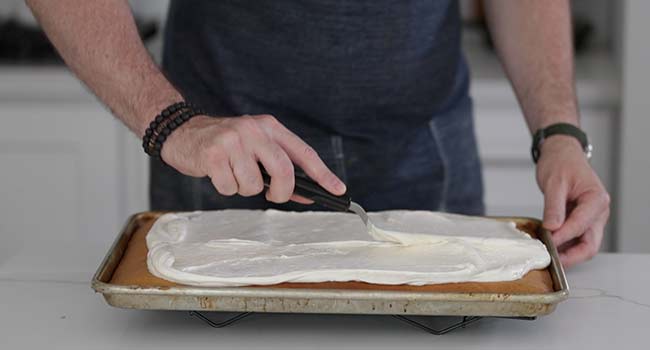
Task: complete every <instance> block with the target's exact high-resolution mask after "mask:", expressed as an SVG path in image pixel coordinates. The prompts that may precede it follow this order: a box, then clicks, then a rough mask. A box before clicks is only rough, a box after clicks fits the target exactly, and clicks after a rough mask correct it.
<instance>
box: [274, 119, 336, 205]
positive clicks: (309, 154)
mask: <svg viewBox="0 0 650 350" xmlns="http://www.w3.org/2000/svg"><path fill="white" fill-rule="evenodd" d="M273 128H274V130H273V134H272V135H273V136H272V138H273V140H274V141H276V142H277V143H278V144H279V145H280V146H281V147H282V148H283V149H284V150H285V151H286V153H287V155H288V156H289V158H291V160H292V161H293V162H295V163H296V164H297V165H298V166H299V167H300V168H302V169H303V170H304V171H305V173H306V174H307V175H308V176H309V177H310V178H312V179H313V180H314V181H316V182H317V183H318V184H319V185H321V186H323V188H325V189H326V190H328V191H329V192H331V193H332V194H335V195H342V194H344V193H345V191H346V187H345V184H344V183H343V181H341V180H340V179H339V178H338V177H337V176H336V175H335V174H334V173H333V172H332V171H331V170H330V169H329V168H328V167H327V165H325V163H324V162H323V160H322V159H320V157H319V156H318V153H316V151H315V150H314V149H313V148H312V147H311V146H309V145H308V144H306V143H305V142H304V141H303V140H302V139H300V137H298V136H297V135H296V134H294V133H292V132H291V131H289V130H288V129H287V128H285V127H284V126H282V125H281V124H279V123H277V125H275V126H273Z"/></svg>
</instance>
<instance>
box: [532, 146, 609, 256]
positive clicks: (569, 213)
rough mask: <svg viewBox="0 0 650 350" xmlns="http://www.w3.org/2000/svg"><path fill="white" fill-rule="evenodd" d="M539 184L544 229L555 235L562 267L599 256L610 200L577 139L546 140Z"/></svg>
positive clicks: (540, 163)
mask: <svg viewBox="0 0 650 350" xmlns="http://www.w3.org/2000/svg"><path fill="white" fill-rule="evenodd" d="M537 183H538V184H539V187H540V189H541V190H542V192H543V193H544V223H543V225H544V227H545V228H546V229H548V230H550V231H551V232H552V233H553V243H554V244H555V245H556V246H557V247H558V251H559V252H560V260H561V262H562V265H564V266H565V267H569V266H572V265H575V264H577V263H580V262H582V261H585V260H588V259H590V258H591V257H593V256H594V255H596V253H598V249H599V248H600V243H601V242H602V240H603V230H604V228H605V224H606V223H607V220H608V218H609V202H610V198H609V194H608V193H607V191H606V190H605V187H604V186H603V184H602V182H601V181H600V179H599V178H598V175H596V173H595V172H594V170H593V169H592V168H591V165H590V164H589V162H588V161H587V158H586V157H585V154H584V152H583V150H582V148H581V146H580V143H579V142H578V141H577V140H576V139H574V138H572V137H570V136H564V135H555V136H552V137H549V138H548V139H546V140H544V143H543V144H542V147H541V158H540V159H539V161H538V164H537Z"/></svg>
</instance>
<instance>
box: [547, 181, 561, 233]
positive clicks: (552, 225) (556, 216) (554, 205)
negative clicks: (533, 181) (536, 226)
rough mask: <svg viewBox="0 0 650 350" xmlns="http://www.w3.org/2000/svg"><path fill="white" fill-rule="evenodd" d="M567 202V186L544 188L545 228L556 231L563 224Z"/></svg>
mask: <svg viewBox="0 0 650 350" xmlns="http://www.w3.org/2000/svg"><path fill="white" fill-rule="evenodd" d="M566 202H567V191H566V186H561V185H560V186H550V188H546V189H544V223H543V226H544V228H546V229H548V230H551V231H555V230H557V229H559V228H560V227H561V226H562V224H563V223H564V219H565V216H566Z"/></svg>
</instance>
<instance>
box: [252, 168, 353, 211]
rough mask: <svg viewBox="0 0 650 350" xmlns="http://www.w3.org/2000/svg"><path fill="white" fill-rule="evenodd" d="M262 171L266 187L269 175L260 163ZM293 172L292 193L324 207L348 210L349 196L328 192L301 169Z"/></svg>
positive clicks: (268, 183) (269, 180)
mask: <svg viewBox="0 0 650 350" xmlns="http://www.w3.org/2000/svg"><path fill="white" fill-rule="evenodd" d="M260 170H261V171H262V179H263V180H264V186H266V187H268V186H269V185H270V184H271V175H269V173H267V172H266V169H264V167H263V166H262V165H260ZM294 173H295V183H296V184H295V187H294V190H293V193H294V194H297V195H299V196H301V197H304V198H307V199H311V200H313V201H314V203H316V204H320V205H322V206H324V207H326V208H329V209H333V210H337V211H348V209H349V208H350V196H348V195H347V194H343V195H340V196H336V195H333V194H331V193H330V192H328V191H327V190H326V189H324V188H323V187H322V186H321V185H319V184H317V183H316V182H315V181H314V180H312V179H311V178H309V176H307V174H305V173H304V172H303V171H302V170H299V169H296V170H295V171H294Z"/></svg>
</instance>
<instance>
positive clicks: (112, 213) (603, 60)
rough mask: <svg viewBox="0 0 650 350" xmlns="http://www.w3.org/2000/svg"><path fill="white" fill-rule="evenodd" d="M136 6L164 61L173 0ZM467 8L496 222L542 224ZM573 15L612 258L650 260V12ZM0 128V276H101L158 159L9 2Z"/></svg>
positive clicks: (505, 92)
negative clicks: (521, 219)
mask: <svg viewBox="0 0 650 350" xmlns="http://www.w3.org/2000/svg"><path fill="white" fill-rule="evenodd" d="M131 4H132V7H133V10H134V12H135V14H136V16H137V22H138V27H139V29H140V33H141V36H142V38H143V40H144V41H145V43H146V44H147V46H148V48H149V49H150V51H151V53H152V55H153V56H154V57H155V58H156V59H158V58H159V56H160V50H161V47H162V39H161V32H162V29H163V26H164V18H165V12H166V9H167V1H148V0H139V1H138V0H132V1H131ZM461 4H462V6H461V8H462V16H463V20H464V22H465V26H464V34H463V35H464V47H465V52H466V54H467V57H468V59H469V62H470V65H471V69H472V75H473V81H472V96H473V98H474V100H475V109H476V110H475V112H476V124H477V134H478V139H479V147H480V152H481V156H482V161H483V166H484V176H485V185H486V197H485V201H486V204H487V210H488V214H490V215H508V216H532V217H538V218H539V217H541V215H542V208H543V198H542V195H541V193H540V191H539V189H538V187H537V185H536V183H535V176H534V166H533V163H532V162H531V159H530V153H529V147H530V135H529V132H528V130H527V129H526V127H525V124H524V121H523V118H522V116H521V112H520V110H519V107H518V105H517V102H516V100H515V97H514V94H513V92H512V90H511V88H510V85H509V83H508V81H507V80H506V78H505V76H504V74H503V71H502V69H501V67H500V66H499V63H498V60H497V58H496V56H495V54H494V52H493V50H492V48H491V45H490V39H489V35H487V33H486V31H485V27H484V24H483V14H482V9H481V2H480V1H478V0H464V1H461ZM572 4H573V18H574V37H575V38H574V40H575V50H576V69H577V73H576V79H577V81H576V83H577V90H578V95H579V101H580V107H581V113H582V124H583V128H584V129H586V131H587V133H588V134H589V136H590V138H591V141H592V143H593V144H594V146H595V153H594V157H593V158H592V164H593V166H594V168H595V169H596V171H597V172H598V174H599V175H600V176H601V179H602V180H603V182H604V183H605V185H606V187H607V188H608V190H609V191H610V193H611V195H612V199H613V202H612V208H613V210H612V220H611V222H610V224H609V225H608V228H607V233H606V237H605V241H604V243H603V248H602V249H603V250H604V251H624V252H646V253H649V252H650V232H649V229H648V227H650V185H649V184H648V180H649V179H650V157H649V156H648V154H647V152H648V150H649V147H648V144H647V142H646V141H645V140H646V133H647V132H650V116H648V113H647V111H648V109H649V107H650V97H649V96H648V90H649V89H650V68H649V67H648V63H650V45H649V40H648V38H647V35H648V34H646V33H650V23H649V21H648V19H647V15H648V14H649V13H650V2H648V1H643V0H625V1H613V0H574V1H572ZM0 122H1V124H0V125H1V126H0V169H1V170H0V277H5V278H11V275H8V274H23V275H24V274H28V275H30V276H34V277H37V278H38V277H41V278H45V279H50V278H55V277H56V275H57V273H58V271H59V270H61V269H62V268H63V269H65V270H66V271H67V273H68V276H69V273H70V272H74V273H76V274H78V276H79V278H87V277H89V276H90V275H89V274H90V273H91V272H92V271H93V270H94V269H95V268H96V266H97V264H98V262H99V260H100V258H101V257H102V256H103V254H104V253H105V251H106V249H107V248H108V246H109V244H110V242H112V240H113V239H114V238H115V236H116V234H117V233H118V231H119V229H120V227H121V225H122V224H123V223H124V222H125V220H126V219H127V217H128V216H129V215H131V214H133V213H135V212H138V211H143V210H147V207H148V204H147V191H148V179H147V174H148V165H147V161H146V156H145V155H144V153H143V152H142V150H141V147H140V141H139V140H138V139H136V137H135V136H133V135H132V134H130V133H129V132H128V131H127V130H126V128H125V127H123V126H122V125H121V124H120V123H119V122H118V121H117V120H116V119H115V118H113V117H112V116H111V115H110V113H109V112H108V111H107V110H106V109H105V108H104V107H103V106H102V105H101V104H99V103H98V101H97V100H96V99H95V98H94V97H93V96H92V95H91V94H89V93H88V92H87V91H86V90H85V89H84V87H83V86H82V85H81V84H80V83H79V82H78V81H77V80H76V79H75V78H74V77H73V76H72V75H71V74H70V72H69V71H68V70H67V69H66V68H65V66H64V65H63V64H62V62H61V60H60V59H59V58H58V56H57V54H56V53H55V52H54V50H53V49H52V47H51V45H50V44H49V42H48V41H47V39H46V38H45V36H44V35H43V33H42V32H41V31H40V30H39V28H38V25H37V24H36V22H35V20H34V19H33V17H32V16H31V14H30V12H29V10H28V9H27V8H26V7H25V5H24V4H23V2H22V1H21V0H3V1H1V2H0ZM53 252H54V253H53ZM56 252H61V254H56ZM10 271H11V272H10Z"/></svg>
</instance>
